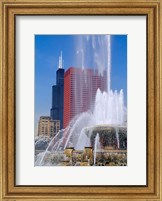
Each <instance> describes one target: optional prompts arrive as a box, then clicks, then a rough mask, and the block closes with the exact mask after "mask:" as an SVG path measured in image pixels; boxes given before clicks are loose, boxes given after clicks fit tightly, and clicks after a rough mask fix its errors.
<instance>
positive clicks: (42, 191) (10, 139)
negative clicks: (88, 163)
mask: <svg viewBox="0 0 162 201" xmlns="http://www.w3.org/2000/svg"><path fill="white" fill-rule="evenodd" d="M161 6H162V2H161V1H159V0H157V1H150V0H149V1H146V0H135V1H133V2H132V1H131V0H119V1H111V0H101V1H99V2H97V1H91V0H87V1H84V0H83V1H82V0H74V1H66V0H60V1H55V0H52V1H51V0H46V1H43V0H42V1H40V0H34V1H31V0H16V1H13V0H2V1H1V2H0V8H1V11H2V12H0V18H1V22H2V23H1V29H0V38H1V40H0V41H1V43H0V44H1V49H0V60H1V61H2V62H1V74H0V78H1V79H0V80H1V90H0V91H1V93H0V106H1V107H0V108H1V121H0V129H1V132H0V137H1V140H0V161H1V166H0V176H1V178H2V179H1V182H0V192H1V194H0V198H1V200H20V201H21V200H33V201H34V200H46V201H48V200H98V199H100V200H132V199H134V200H159V201H160V200H162V148H161V147H162V132H161V129H162V128H161V115H162V106H161V105H162V102H161V100H162V92H161V89H162V82H161V80H162V79H161V76H162V75H161V59H162V56H161V55H160V53H161V48H162V43H161V33H162V31H161V28H162V25H161V21H160V19H161V18H162V10H161ZM17 15H38V16H39V15H41V16H42V15H43V16H45V15H72V16H75V15H119V16H120V15H121V16H122V15H126V16H128V17H129V15H130V16H131V15H145V16H147V100H146V102H147V128H146V130H147V139H146V140H147V185H145V186H142V185H141V186H105V185H104V186H95V185H92V186H81V185H80V186H71V185H69V186H64V185H62V186H56V185H55V186H49V185H37V186H35V185H34V186H33V185H28V186H25V185H21V186H18V185H16V183H15V178H16V175H15V173H16V162H15V158H16V65H15V63H16V61H15V52H16V50H15V46H16V45H15V17H16V16H17Z"/></svg>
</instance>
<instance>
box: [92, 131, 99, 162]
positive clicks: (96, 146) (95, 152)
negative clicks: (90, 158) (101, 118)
mask: <svg viewBox="0 0 162 201" xmlns="http://www.w3.org/2000/svg"><path fill="white" fill-rule="evenodd" d="M99 149H100V137H99V134H98V133H97V135H96V137H95V143H94V154H93V155H94V165H95V164H96V154H97V151H98V150H99Z"/></svg>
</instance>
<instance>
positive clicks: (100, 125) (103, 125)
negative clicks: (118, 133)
mask: <svg viewBox="0 0 162 201" xmlns="http://www.w3.org/2000/svg"><path fill="white" fill-rule="evenodd" d="M96 128H127V126H126V125H120V124H98V125H95V126H89V127H85V128H84V129H96Z"/></svg>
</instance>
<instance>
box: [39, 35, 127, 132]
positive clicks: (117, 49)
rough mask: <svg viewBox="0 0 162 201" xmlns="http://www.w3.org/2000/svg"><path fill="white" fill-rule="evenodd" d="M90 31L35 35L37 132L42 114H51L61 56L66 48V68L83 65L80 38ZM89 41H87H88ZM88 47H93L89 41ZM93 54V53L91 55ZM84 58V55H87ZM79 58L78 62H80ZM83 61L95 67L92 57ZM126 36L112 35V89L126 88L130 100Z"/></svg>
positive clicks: (64, 66) (125, 92) (64, 56)
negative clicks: (74, 33) (78, 44)
mask: <svg viewBox="0 0 162 201" xmlns="http://www.w3.org/2000/svg"><path fill="white" fill-rule="evenodd" d="M84 37H87V38H88V37H89V36H87V35H81V36H80V35H73V36H72V35H61V36H60V35H57V36H56V35H36V36H35V132H36V127H37V122H38V119H39V117H40V116H50V108H51V104H52V86H53V85H54V84H56V76H55V75H56V71H57V69H58V65H59V64H58V58H59V55H60V52H61V51H62V52H63V60H64V63H63V68H64V69H65V71H66V70H67V69H68V68H69V67H71V66H74V67H80V68H81V67H83V59H82V58H81V57H80V58H79V59H76V58H77V57H78V49H77V46H76V44H75V43H76V41H77V42H78V41H79V40H81V39H82V38H84ZM87 44H88V43H87ZM86 48H90V47H89V46H88V45H87V46H86ZM92 57H93V55H92ZM84 59H85V58H84ZM78 61H79V62H78ZM84 65H86V67H87V66H88V67H89V66H90V68H94V69H95V68H96V66H95V63H94V62H93V61H91V59H87V63H86V62H85V63H84ZM126 78H127V36H126V35H112V36H111V89H112V90H118V91H119V90H120V89H123V90H124V95H125V105H126V104H127V79H126Z"/></svg>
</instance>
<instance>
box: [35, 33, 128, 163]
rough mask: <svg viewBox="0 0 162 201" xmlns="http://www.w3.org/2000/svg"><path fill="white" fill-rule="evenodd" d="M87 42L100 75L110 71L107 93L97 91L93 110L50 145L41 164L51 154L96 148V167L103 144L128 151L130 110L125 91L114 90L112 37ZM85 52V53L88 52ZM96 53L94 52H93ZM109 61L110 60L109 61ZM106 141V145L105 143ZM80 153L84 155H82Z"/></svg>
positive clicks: (40, 158)
mask: <svg viewBox="0 0 162 201" xmlns="http://www.w3.org/2000/svg"><path fill="white" fill-rule="evenodd" d="M86 40H87V41H88V42H89V41H90V40H91V42H92V50H93V54H92V57H93V59H94V65H95V64H96V66H97V68H98V73H100V75H103V73H104V70H105V69H104V68H103V67H105V68H106V69H107V70H106V72H107V92H106V91H103V92H102V91H101V90H100V89H98V90H97V92H96V98H95V101H94V105H93V109H89V110H88V111H86V112H83V113H81V114H79V115H77V116H75V117H74V119H73V120H72V121H71V122H70V123H69V125H68V127H67V128H66V129H65V130H63V131H60V132H63V135H62V138H61V139H58V140H56V139H57V135H58V134H57V135H56V136H55V137H54V138H53V139H52V140H51V142H49V144H48V147H47V148H46V150H45V151H44V153H43V154H42V155H41V156H42V157H39V163H38V162H36V164H38V165H42V164H43V160H44V158H45V156H46V154H47V153H49V152H50V153H51V154H57V153H58V154H60V153H63V152H64V150H65V149H66V148H68V147H74V149H75V150H82V151H83V150H84V148H85V147H93V149H94V165H95V164H96V153H97V150H98V149H101V147H100V148H99V147H98V146H99V141H101V146H102V148H103V149H105V150H106V149H108V150H110V149H113V150H120V149H121V150H126V149H127V143H126V142H127V126H126V119H125V117H126V112H127V111H126V108H125V106H124V94H123V90H122V89H121V90H120V92H119V93H118V92H117V91H116V90H115V91H114V92H113V91H112V90H111V36H110V35H104V36H103V35H102V36H98V37H97V36H96V39H95V38H94V37H93V36H91V37H86ZM85 42H86V41H82V43H80V45H81V47H79V48H80V49H79V50H77V54H79V52H82V59H81V61H82V64H81V65H82V69H83V70H84V68H85V66H86V65H87V64H86V63H85V62H86V54H87V52H86V51H87V50H86V48H85V46H84V45H85ZM84 50H85V52H84ZM91 53H92V52H91ZM105 58H107V59H105ZM104 141H105V142H104ZM79 154H80V153H79Z"/></svg>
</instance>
